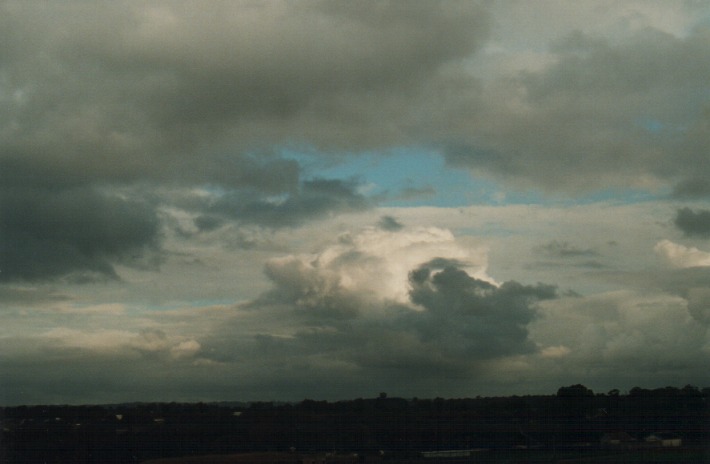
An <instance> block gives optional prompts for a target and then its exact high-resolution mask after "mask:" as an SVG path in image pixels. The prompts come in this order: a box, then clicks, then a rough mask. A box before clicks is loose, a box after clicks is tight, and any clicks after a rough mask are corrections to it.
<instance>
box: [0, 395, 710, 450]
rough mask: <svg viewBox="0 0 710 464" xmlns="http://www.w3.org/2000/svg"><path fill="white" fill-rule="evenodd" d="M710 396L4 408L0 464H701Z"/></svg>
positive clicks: (708, 435) (708, 446)
mask: <svg viewBox="0 0 710 464" xmlns="http://www.w3.org/2000/svg"><path fill="white" fill-rule="evenodd" d="M709 397H710V389H707V388H704V389H702V390H701V389H698V388H695V387H690V386H687V387H684V388H682V389H678V388H672V387H667V388H663V389H656V390H644V389H640V388H635V389H632V390H631V391H630V392H629V393H628V394H619V393H618V392H617V391H613V392H610V393H609V394H596V395H595V394H593V393H592V392H591V390H588V389H586V388H585V387H583V386H581V385H576V386H571V387H563V388H560V390H559V391H558V393H557V394H556V395H549V396H513V397H496V398H463V399H442V398H435V399H417V398H413V399H403V398H389V397H387V396H386V395H384V394H382V395H380V397H378V398H370V399H362V398H360V399H356V400H350V401H338V402H326V401H313V400H304V401H302V402H299V403H264V402H261V403H250V404H245V403H213V404H205V403H197V404H194V403H192V404H182V403H138V404H126V405H107V406H20V407H8V408H2V409H0V418H1V419H2V435H1V441H0V463H2V464H14V463H18V464H35V463H37V464H64V463H72V464H84V463H101V464H113V463H116V464H118V463H140V462H153V463H163V464H166V463H181V464H186V463H217V464H219V463H240V464H372V463H376V464H411V463H417V464H429V463H430V464H464V463H466V464H468V463H477V462H481V463H498V462H509V463H524V462H525V463H543V462H546V463H549V462H559V463H562V462H564V463H703V462H710V408H709V407H708V401H709V399H710V398H709Z"/></svg>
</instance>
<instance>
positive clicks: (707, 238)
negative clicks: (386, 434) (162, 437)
mask: <svg viewBox="0 0 710 464" xmlns="http://www.w3.org/2000/svg"><path fill="white" fill-rule="evenodd" d="M0 103H1V104H0V404H5V405H15V404H45V403H58V404H88V403H118V402H126V401H215V400H235V401H257V400H259V401H269V400H282V401H299V400H302V399H305V398H312V399H325V400H338V399H352V398H358V397H375V396H377V395H378V394H379V393H380V392H387V393H388V395H390V396H399V397H420V398H421V397H437V396H438V397H474V396H478V395H481V396H495V395H511V394H518V395H522V394H553V393H554V392H556V391H557V389H558V388H559V387H560V386H566V385H572V384H578V383H581V384H584V385H585V386H587V387H588V388H591V389H593V390H594V391H595V392H607V391H609V390H611V389H619V390H621V391H622V392H623V391H628V390H629V389H631V388H632V387H634V386H641V387H644V388H656V387H662V386H667V385H670V386H677V387H682V386H684V385H687V384H690V385H695V386H700V387H704V386H710V370H708V369H707V366H708V361H710V4H708V2H706V1H702V0H575V1H566V0H525V1H523V0H500V1H488V0H481V1H473V0H472V1H463V2H459V1H456V0H446V1H436V0H426V1H417V0H407V1H403V0H402V1H397V0H392V1H377V2H374V1H364V0H363V1H357V0H355V1H353V0H348V1H345V0H332V1H326V0H297V1H285V0H284V1H278V0H269V1H250V0H239V1H219V0H214V1H210V2H198V1H185V0H173V1H161V0H157V1H139V0H136V1H131V0H113V1H86V0H67V1H63V2H40V1H19V0H18V1H13V0H2V1H0Z"/></svg>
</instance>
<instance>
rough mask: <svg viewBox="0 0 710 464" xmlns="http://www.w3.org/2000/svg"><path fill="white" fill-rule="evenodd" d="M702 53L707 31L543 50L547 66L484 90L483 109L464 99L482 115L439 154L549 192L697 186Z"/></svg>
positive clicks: (577, 36)
mask: <svg viewBox="0 0 710 464" xmlns="http://www.w3.org/2000/svg"><path fill="white" fill-rule="evenodd" d="M709 44H710V34H709V33H708V31H707V29H706V28H705V29H703V28H699V29H697V30H694V31H692V32H691V33H690V34H689V35H688V36H686V37H682V38H679V37H676V36H673V35H670V34H667V33H664V32H661V31H658V30H653V29H644V30H641V31H639V32H638V33H636V34H635V35H633V36H631V37H629V38H628V39H627V40H624V41H611V40H607V39H604V38H599V37H595V36H591V35H587V34H583V33H581V32H577V33H573V34H570V35H568V36H566V37H564V38H561V39H559V40H558V41H557V43H556V44H553V46H552V47H551V49H550V51H551V58H554V60H553V61H552V63H553V64H550V65H548V66H542V67H540V68H539V69H537V70H529V71H525V72H522V73H520V74H519V75H518V76H514V77H511V79H510V80H506V81H500V83H499V84H498V85H491V86H490V87H491V88H490V90H489V92H490V95H491V99H490V101H489V100H484V101H481V100H480V97H479V96H477V95H475V94H473V95H470V94H469V95H470V96H469V97H468V98H469V99H470V101H471V102H472V104H473V103H479V105H478V106H477V107H478V108H480V109H481V110H480V111H479V112H471V113H470V114H468V115H467V119H466V120H467V121H468V122H469V123H470V126H469V127H470V129H471V131H472V132H471V134H473V135H471V136H469V137H466V136H461V137H459V138H458V140H456V139H453V138H452V139H449V140H447V141H445V142H444V143H443V144H442V146H443V150H444V152H445V154H446V156H447V159H448V160H449V162H450V163H452V164H453V165H455V166H459V167H467V168H470V169H471V170H473V171H475V172H487V173H494V174H496V175H498V176H499V178H501V179H504V180H508V181H517V182H519V183H520V184H522V185H526V186H530V185H533V186H537V187H539V186H542V187H543V188H545V189H546V190H548V191H558V192H579V191H584V190H596V189H600V188H608V187H610V186H618V187H626V188H628V187H629V186H631V187H639V188H645V186H644V185H643V184H640V183H639V179H645V180H648V179H654V180H657V181H660V182H663V183H666V184H676V183H683V182H685V181H687V180H689V179H698V178H699V177H701V176H702V175H699V173H706V172H707V169H708V168H707V163H706V162H705V161H704V160H705V159H706V158H707V146H708V136H707V133H708V131H707V128H708V124H709V121H708V112H707V93H706V92H707V91H706V89H707V86H706V82H707V80H708V78H710V65H708V63H710V59H709V58H710V52H709V50H710V47H709V46H708V45H709ZM453 123H454V120H453V119H452V124H453ZM459 123H460V122H459ZM484 128H485V129H484Z"/></svg>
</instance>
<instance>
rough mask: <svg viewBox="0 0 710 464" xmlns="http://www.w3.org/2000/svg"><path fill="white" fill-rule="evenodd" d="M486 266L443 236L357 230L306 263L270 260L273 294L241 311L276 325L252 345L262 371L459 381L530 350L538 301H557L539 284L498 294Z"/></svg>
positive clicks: (507, 287) (503, 288)
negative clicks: (291, 368)
mask: <svg viewBox="0 0 710 464" xmlns="http://www.w3.org/2000/svg"><path fill="white" fill-rule="evenodd" d="M477 255H478V256H477ZM485 263H486V260H485V255H484V254H482V253H481V252H480V251H479V252H477V253H476V252H474V253H471V252H470V251H467V250H465V249H462V248H460V247H459V246H458V245H457V244H456V242H455V241H454V238H453V236H452V235H451V234H450V233H448V232H447V231H443V230H439V229H434V228H428V229H427V228H408V227H403V228H401V229H398V230H383V229H382V228H366V229H364V230H362V231H360V232H358V233H352V234H349V235H346V236H342V237H341V238H340V239H339V240H338V242H337V243H334V244H333V245H331V246H329V247H327V248H325V249H323V250H322V251H321V252H319V253H317V254H315V255H309V256H285V257H282V258H279V259H274V260H271V261H270V262H269V263H268V264H267V267H266V274H267V276H268V277H269V278H270V279H271V281H272V284H273V286H274V288H273V289H272V290H270V291H268V292H266V293H265V294H264V295H262V296H261V297H260V298H258V299H256V300H255V301H253V302H251V303H249V304H246V305H245V306H244V308H243V310H245V311H248V313H249V314H252V315H254V317H258V316H257V315H259V314H261V315H263V317H267V316H268V317H277V318H279V320H280V322H281V324H280V326H281V329H275V330H276V333H274V334H268V333H261V334H259V336H258V338H257V342H258V343H257V346H258V347H259V348H258V349H259V353H260V356H261V357H262V359H267V360H270V361H267V362H274V363H278V364H281V363H291V362H300V363H304V364H305V365H307V366H308V369H309V372H311V373H317V372H319V370H320V369H326V368H328V369H330V368H332V367H333V365H336V366H338V367H337V368H335V369H336V371H338V372H339V374H338V375H345V376H350V375H355V374H357V375H359V376H367V377H369V376H373V378H387V379H391V378H392V377H396V376H397V375H400V376H401V375H404V374H403V373H405V372H407V373H411V372H415V371H416V372H419V374H420V375H421V374H422V373H424V372H430V373H431V374H432V375H434V374H435V373H436V374H437V375H439V376H440V380H441V379H445V378H453V377H462V378H465V377H468V376H469V375H471V374H472V373H473V372H475V371H476V370H477V369H479V368H480V366H481V363H482V362H484V361H486V360H490V359H494V358H501V357H507V356H512V355H518V354H521V353H531V352H534V351H536V349H537V348H536V346H535V345H534V344H533V343H532V342H531V341H530V340H529V339H528V336H527V335H528V332H527V329H526V327H527V325H528V324H529V323H530V322H531V321H532V320H533V319H534V317H535V311H536V310H535V305H536V304H537V302H539V301H543V300H546V299H550V298H556V297H557V294H556V290H555V288H554V287H552V286H548V285H542V284H538V285H536V286H526V285H522V284H519V283H517V282H514V281H510V282H505V283H503V284H502V285H500V286H498V285H497V284H495V283H494V282H493V281H492V279H490V278H489V277H487V276H485ZM473 275H479V276H481V278H478V277H474V276H473ZM483 277H485V280H484V279H483ZM323 356H326V357H327V361H325V360H324V359H321V357H323ZM272 358H273V359H272ZM397 373H398V374H397ZM316 375H317V374H316ZM424 383H426V382H424ZM410 388H411V387H410Z"/></svg>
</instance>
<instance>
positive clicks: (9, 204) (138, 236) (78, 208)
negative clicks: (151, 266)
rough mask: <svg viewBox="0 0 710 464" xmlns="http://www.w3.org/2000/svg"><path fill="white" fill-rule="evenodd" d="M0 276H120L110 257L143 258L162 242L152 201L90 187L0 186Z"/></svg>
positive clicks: (135, 260) (38, 277)
mask: <svg viewBox="0 0 710 464" xmlns="http://www.w3.org/2000/svg"><path fill="white" fill-rule="evenodd" d="M0 218H2V221H0V237H2V243H0V266H1V270H2V272H1V273H0V280H3V281H11V280H35V279H44V278H52V277H57V276H61V275H65V274H68V273H74V272H76V273H80V274H81V273H86V272H88V273H89V275H92V274H96V275H100V276H104V277H112V278H113V277H116V275H115V272H114V268H113V265H112V262H114V261H115V260H121V261H122V262H125V263H128V264H131V263H134V264H139V263H142V262H143V261H142V260H139V259H138V258H140V257H142V254H143V252H144V251H146V250H148V249H155V247H156V246H157V243H158V238H159V237H158V218H157V215H156V212H155V210H154V209H153V207H152V206H151V205H149V204H146V203H145V202H143V201H139V200H135V199H126V198H122V197H119V196H117V195H111V194H109V193H104V192H101V191H98V190H96V189H93V188H90V187H76V188H70V189H60V190H54V189H42V188H39V187H35V188H14V189H13V188H7V187H3V188H0Z"/></svg>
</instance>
